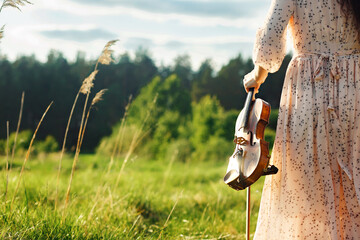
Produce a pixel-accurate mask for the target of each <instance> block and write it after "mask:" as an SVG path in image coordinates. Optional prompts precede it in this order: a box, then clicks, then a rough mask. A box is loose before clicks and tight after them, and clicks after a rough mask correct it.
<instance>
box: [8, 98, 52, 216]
mask: <svg viewBox="0 0 360 240" xmlns="http://www.w3.org/2000/svg"><path fill="white" fill-rule="evenodd" d="M52 104H53V102H51V103H50V104H49V106H48V107H47V108H46V110H45V112H44V113H43V115H42V117H41V119H40V121H39V123H38V125H37V127H36V129H35V132H34V134H33V136H32V138H31V141H30V145H29V148H28V150H27V152H26V156H25V159H24V162H23V165H22V167H21V171H20V175H19V179H18V182H17V185H16V188H15V192H14V195H13V198H12V200H11V204H10V211H11V209H12V206H13V203H14V200H15V197H16V194H17V191H18V190H19V186H20V182H21V177H22V175H23V174H24V170H25V165H26V163H27V161H28V160H29V157H30V152H31V147H32V145H33V143H34V140H35V137H36V134H37V132H38V130H39V128H40V125H41V123H42V121H43V120H44V118H45V115H46V113H47V112H48V111H49V109H50V107H51V105H52Z"/></svg>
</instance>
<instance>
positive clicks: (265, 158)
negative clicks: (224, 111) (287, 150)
mask: <svg viewBox="0 0 360 240" xmlns="http://www.w3.org/2000/svg"><path fill="white" fill-rule="evenodd" d="M252 95H253V92H249V94H248V97H247V100H246V103H245V106H244V108H243V110H242V111H241V112H240V114H239V115H238V118H237V120H236V125H235V139H234V142H235V144H236V145H235V150H234V153H233V155H232V156H231V157H230V158H229V165H228V168H227V171H226V175H225V177H224V182H225V183H226V184H228V185H229V186H230V187H232V188H234V189H235V190H243V189H245V188H247V187H248V186H250V185H251V184H253V183H254V182H256V181H257V180H258V179H259V178H260V177H261V176H263V175H268V174H274V173H276V172H277V168H276V167H275V166H270V167H269V159H270V155H269V143H268V142H266V141H265V140H264V137H265V134H264V132H265V127H266V125H267V124H268V122H269V117H270V111H271V107H270V104H269V103H267V102H265V101H263V100H261V99H255V101H252Z"/></svg>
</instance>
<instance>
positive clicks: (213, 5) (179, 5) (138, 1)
mask: <svg viewBox="0 0 360 240" xmlns="http://www.w3.org/2000/svg"><path fill="white" fill-rule="evenodd" d="M73 1H74V2H78V3H83V4H92V5H99V6H109V7H115V6H121V7H130V8H135V9H138V10H142V11H145V12H151V13H165V14H173V13H174V14H185V15H192V16H211V17H221V18H227V19H237V18H243V17H251V16H252V15H253V14H254V13H255V12H256V11H257V10H258V9H259V7H260V8H261V6H263V1H261V0H243V1H229V0H227V1H226V0H222V1H221V0H212V1H199V0H197V1H187V0H166V1H164V0H152V1H148V0H122V1H117V0H102V1H99V0H73Z"/></svg>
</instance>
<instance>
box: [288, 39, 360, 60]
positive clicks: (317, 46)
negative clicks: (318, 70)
mask: <svg viewBox="0 0 360 240" xmlns="http://www.w3.org/2000/svg"><path fill="white" fill-rule="evenodd" d="M295 46H297V47H295V56H297V55H310V56H311V55H318V56H329V57H331V56H333V55H336V56H347V55H357V54H360V44H359V43H358V42H357V41H356V42H345V43H344V42H342V43H340V42H318V41H314V42H311V43H308V44H305V45H303V46H301V44H298V45H295Z"/></svg>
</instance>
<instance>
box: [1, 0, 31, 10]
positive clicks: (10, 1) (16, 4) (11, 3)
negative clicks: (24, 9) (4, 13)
mask: <svg viewBox="0 0 360 240" xmlns="http://www.w3.org/2000/svg"><path fill="white" fill-rule="evenodd" d="M25 4H32V3H31V2H29V1H27V0H4V1H3V3H2V5H1V7H0V12H1V10H2V9H3V8H6V7H13V8H16V9H18V10H19V11H21V9H20V7H21V6H25Z"/></svg>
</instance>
